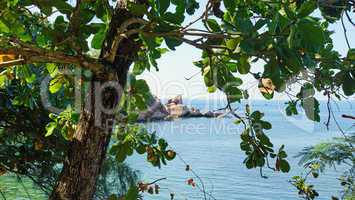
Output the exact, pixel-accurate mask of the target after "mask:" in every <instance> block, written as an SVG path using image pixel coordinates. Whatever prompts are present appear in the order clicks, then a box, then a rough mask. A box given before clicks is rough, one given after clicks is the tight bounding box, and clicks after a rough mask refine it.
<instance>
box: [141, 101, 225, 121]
mask: <svg viewBox="0 0 355 200" xmlns="http://www.w3.org/2000/svg"><path fill="white" fill-rule="evenodd" d="M226 114H228V113H224V112H216V111H207V112H201V111H200V110H199V109H197V108H194V107H188V106H187V105H184V104H183V100H182V95H178V96H176V97H174V98H172V99H169V100H168V101H167V103H166V104H163V103H162V101H161V100H160V99H159V98H158V97H153V98H152V100H151V101H150V102H149V105H148V109H147V110H146V111H144V112H141V113H140V114H139V117H138V120H137V121H138V122H141V123H142V122H150V121H170V120H175V119H179V118H199V117H205V118H216V117H224V116H226Z"/></svg>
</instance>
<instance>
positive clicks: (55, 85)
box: [49, 77, 63, 94]
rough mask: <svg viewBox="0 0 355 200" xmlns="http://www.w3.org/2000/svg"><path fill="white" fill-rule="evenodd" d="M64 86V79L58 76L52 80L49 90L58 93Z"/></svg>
mask: <svg viewBox="0 0 355 200" xmlns="http://www.w3.org/2000/svg"><path fill="white" fill-rule="evenodd" d="M62 86H63V81H62V80H61V78H59V77H56V78H54V79H52V80H51V81H50V84H49V91H50V92H51V93H52V94H54V93H57V92H58V91H59V90H60V89H61V88H62Z"/></svg>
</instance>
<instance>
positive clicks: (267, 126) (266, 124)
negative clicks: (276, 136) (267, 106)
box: [261, 121, 272, 130]
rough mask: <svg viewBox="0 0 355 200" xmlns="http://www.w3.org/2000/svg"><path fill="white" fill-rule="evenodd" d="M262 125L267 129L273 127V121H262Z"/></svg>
mask: <svg viewBox="0 0 355 200" xmlns="http://www.w3.org/2000/svg"><path fill="white" fill-rule="evenodd" d="M261 125H262V127H263V129H266V130H269V129H271V128H272V125H271V123H270V122H267V121H261Z"/></svg>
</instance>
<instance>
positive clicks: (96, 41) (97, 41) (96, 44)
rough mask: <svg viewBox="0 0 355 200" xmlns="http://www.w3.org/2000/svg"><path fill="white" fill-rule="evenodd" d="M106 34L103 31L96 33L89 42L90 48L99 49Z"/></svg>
mask: <svg viewBox="0 0 355 200" xmlns="http://www.w3.org/2000/svg"><path fill="white" fill-rule="evenodd" d="M105 36H106V32H105V30H103V29H100V31H99V32H98V33H96V34H95V35H94V37H93V38H92V41H91V47H92V48H94V49H101V47H102V43H103V42H104V40H105Z"/></svg>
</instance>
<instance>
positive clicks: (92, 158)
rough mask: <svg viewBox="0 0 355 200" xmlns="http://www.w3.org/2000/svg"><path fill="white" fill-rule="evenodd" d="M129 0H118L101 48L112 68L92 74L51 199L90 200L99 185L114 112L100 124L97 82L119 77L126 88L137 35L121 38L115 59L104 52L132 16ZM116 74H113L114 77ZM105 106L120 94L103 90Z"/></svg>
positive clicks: (108, 106) (122, 86)
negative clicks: (112, 59) (120, 27)
mask: <svg viewBox="0 0 355 200" xmlns="http://www.w3.org/2000/svg"><path fill="white" fill-rule="evenodd" d="M126 1H127V0H119V1H118V2H117V6H116V8H115V12H114V14H113V17H112V19H111V22H110V29H109V31H108V33H107V35H106V39H105V41H104V45H103V47H102V50H101V56H100V58H101V60H102V63H103V64H104V65H105V66H106V68H108V69H110V72H107V71H106V72H104V73H100V74H96V75H94V76H93V79H92V81H91V82H92V84H91V90H90V91H91V92H89V95H88V98H87V100H86V102H85V104H86V105H85V109H83V110H82V112H81V115H80V121H79V124H78V127H77V130H76V132H75V134H74V136H73V140H72V142H71V144H70V149H69V150H68V156H67V158H66V160H65V162H64V165H63V169H62V173H61V175H60V178H59V181H58V183H57V186H56V187H55V188H54V190H53V192H52V194H51V196H50V199H51V200H90V199H92V198H93V195H94V193H95V189H96V181H97V178H98V176H99V175H100V170H101V166H102V164H103V162H104V160H105V155H106V151H107V148H108V145H109V141H110V138H111V132H112V128H110V127H108V126H107V125H106V124H108V123H107V122H109V121H113V120H114V115H113V114H105V113H100V114H101V117H102V118H100V120H99V122H100V124H99V125H98V124H97V121H98V119H95V117H97V112H98V109H100V108H98V107H97V105H96V104H95V100H96V99H97V98H95V95H98V94H97V91H96V90H95V83H96V84H97V83H99V84H103V83H105V82H106V81H112V80H115V81H118V83H119V85H120V86H121V88H124V86H125V84H126V80H127V73H128V70H129V66H130V65H131V64H132V60H133V59H132V58H133V57H134V56H135V55H136V53H137V51H138V48H137V44H136V43H135V42H134V39H135V38H137V35H132V36H130V37H129V38H126V39H123V40H121V41H120V44H119V46H118V50H117V52H116V56H115V59H114V61H113V63H112V62H111V61H107V60H105V55H107V53H109V52H110V49H111V47H112V43H113V42H114V38H115V36H116V35H117V28H118V27H119V26H120V25H121V24H122V23H123V22H124V21H125V20H127V19H129V18H131V17H133V16H132V15H131V14H130V13H129V12H128V11H127V9H126ZM113 75H114V76H113ZM112 77H114V78H112ZM103 98H104V99H103V100H102V101H103V102H104V107H105V108H113V107H115V106H116V105H117V102H118V101H119V99H118V98H119V95H117V93H116V92H113V91H112V90H108V91H105V92H104V94H103Z"/></svg>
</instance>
